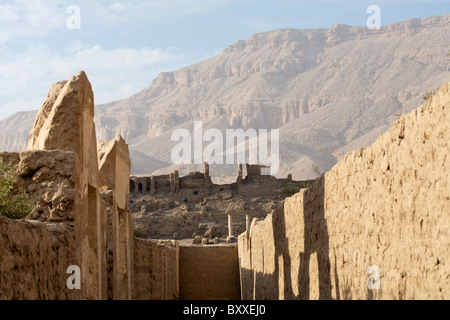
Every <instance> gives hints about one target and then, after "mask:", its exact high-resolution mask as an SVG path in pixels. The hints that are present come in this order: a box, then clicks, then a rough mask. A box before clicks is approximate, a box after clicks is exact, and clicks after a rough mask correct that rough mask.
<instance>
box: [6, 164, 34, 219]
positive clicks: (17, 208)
mask: <svg viewBox="0 0 450 320" xmlns="http://www.w3.org/2000/svg"><path fill="white" fill-rule="evenodd" d="M18 180H19V174H18V173H17V172H16V170H15V168H14V166H13V165H11V164H9V165H1V164H0V215H3V216H5V217H8V218H10V219H22V218H24V217H26V216H27V215H28V214H30V212H31V210H33V205H32V204H31V203H30V200H29V195H28V194H27V193H26V191H25V190H23V188H20V187H18V186H17V181H18Z"/></svg>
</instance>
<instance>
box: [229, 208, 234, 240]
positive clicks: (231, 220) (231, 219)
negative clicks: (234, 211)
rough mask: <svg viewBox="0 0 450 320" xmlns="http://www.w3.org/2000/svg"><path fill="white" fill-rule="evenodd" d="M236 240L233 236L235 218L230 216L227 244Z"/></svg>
mask: <svg viewBox="0 0 450 320" xmlns="http://www.w3.org/2000/svg"><path fill="white" fill-rule="evenodd" d="M233 240H234V236H233V218H232V217H231V214H228V237H227V242H228V243H231V242H233Z"/></svg>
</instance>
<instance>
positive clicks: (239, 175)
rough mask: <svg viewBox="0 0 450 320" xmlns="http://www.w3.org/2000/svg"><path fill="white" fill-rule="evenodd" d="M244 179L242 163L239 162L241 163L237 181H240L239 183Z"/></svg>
mask: <svg viewBox="0 0 450 320" xmlns="http://www.w3.org/2000/svg"><path fill="white" fill-rule="evenodd" d="M242 179H243V176H242V163H239V165H238V177H237V182H238V183H239V182H241V181H242Z"/></svg>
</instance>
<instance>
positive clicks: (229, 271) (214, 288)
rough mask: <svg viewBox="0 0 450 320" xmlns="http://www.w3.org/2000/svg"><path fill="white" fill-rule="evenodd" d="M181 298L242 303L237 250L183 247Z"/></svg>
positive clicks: (181, 247)
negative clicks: (239, 301) (238, 301)
mask: <svg viewBox="0 0 450 320" xmlns="http://www.w3.org/2000/svg"><path fill="white" fill-rule="evenodd" d="M180 297H181V299H183V300H238V299H240V287H239V262H238V250H237V246H236V245H235V244H234V245H210V246H180Z"/></svg>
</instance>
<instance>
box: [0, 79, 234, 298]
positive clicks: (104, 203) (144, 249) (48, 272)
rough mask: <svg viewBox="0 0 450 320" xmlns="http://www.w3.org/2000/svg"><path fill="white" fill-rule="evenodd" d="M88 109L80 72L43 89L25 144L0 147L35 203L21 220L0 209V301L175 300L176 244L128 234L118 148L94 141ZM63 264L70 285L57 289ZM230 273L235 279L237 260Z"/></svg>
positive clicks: (173, 180)
mask: <svg viewBox="0 0 450 320" xmlns="http://www.w3.org/2000/svg"><path fill="white" fill-rule="evenodd" d="M93 116H94V97H93V92H92V89H91V85H90V83H89V81H88V79H87V76H86V74H85V73H84V72H80V73H78V74H76V75H75V76H73V77H72V78H71V79H70V80H68V81H62V82H58V83H56V84H54V85H52V86H51V88H50V91H49V93H48V95H47V99H46V100H45V102H44V104H43V106H42V109H41V110H40V112H39V114H38V116H37V118H36V122H35V126H34V128H33V130H32V132H31V134H30V142H29V148H28V149H29V150H28V151H24V152H20V153H0V164H12V165H14V166H15V167H16V168H17V170H18V172H20V174H21V176H20V181H19V182H18V184H19V185H20V186H22V187H23V188H24V189H25V190H26V191H27V192H28V193H29V194H30V195H31V196H30V197H31V201H32V202H33V203H34V204H35V207H34V209H33V211H32V212H31V213H30V214H29V216H28V217H27V219H26V220H10V219H8V218H5V217H3V216H0V257H1V259H0V299H12V300H17V299H24V300H27V299H51V300H66V299H77V300H78V299H89V300H93V299H116V300H126V299H177V298H178V297H179V292H180V284H179V283H180V281H179V274H180V270H179V268H180V250H179V246H178V243H177V242H160V241H145V240H141V239H137V238H136V237H135V236H134V230H133V221H132V216H131V213H130V210H129V206H128V196H129V188H130V179H129V176H130V158H129V151H128V146H127V144H126V143H125V141H124V140H123V139H122V138H121V137H120V136H119V137H117V138H116V139H114V140H112V141H110V142H102V143H100V144H99V145H97V141H96V134H95V126H94V122H93ZM208 178H209V177H208V175H201V178H200V177H199V176H198V175H195V177H194V179H188V180H189V181H187V182H186V181H183V180H182V179H179V177H178V173H174V174H173V175H170V176H168V177H167V180H163V179H151V180H150V188H152V190H156V189H157V187H163V188H167V190H168V191H171V192H178V191H179V189H180V188H181V187H183V186H185V185H188V186H190V187H193V186H195V184H197V185H199V184H198V183H199V182H198V181H197V180H201V184H202V185H203V186H204V189H203V190H202V192H207V190H208V188H209V186H210V179H208ZM152 186H153V187H152ZM148 187H149V186H147V185H146V186H145V188H148ZM235 250H236V252H237V247H235ZM183 256H184V257H186V254H184V255H183ZM187 258H188V259H189V253H188V254H187ZM73 266H77V267H79V269H80V285H81V286H80V288H79V289H78V288H75V289H74V288H69V287H68V286H67V281H68V278H69V277H70V274H68V273H67V272H68V270H71V269H70V268H69V267H73ZM230 273H231V274H233V275H232V276H233V277H234V278H236V275H238V273H239V270H238V268H237V265H236V268H234V269H233V270H231V271H230ZM210 275H211V276H214V272H213V273H211V274H210ZM238 285H239V284H237V286H238ZM237 288H238V287H237ZM213 291H214V290H213ZM224 298H230V297H227V296H224Z"/></svg>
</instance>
